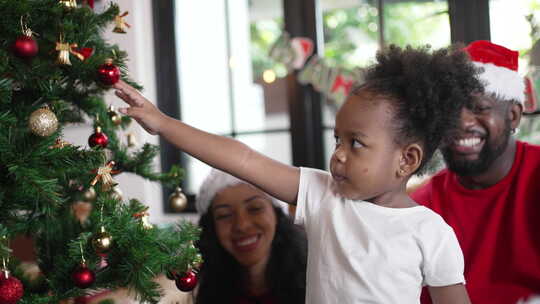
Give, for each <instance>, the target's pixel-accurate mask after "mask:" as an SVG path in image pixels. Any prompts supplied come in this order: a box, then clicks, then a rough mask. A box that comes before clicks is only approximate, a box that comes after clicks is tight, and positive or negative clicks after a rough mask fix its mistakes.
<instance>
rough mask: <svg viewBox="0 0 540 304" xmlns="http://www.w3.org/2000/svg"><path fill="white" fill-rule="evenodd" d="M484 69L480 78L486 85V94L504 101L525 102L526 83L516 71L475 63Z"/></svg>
mask: <svg viewBox="0 0 540 304" xmlns="http://www.w3.org/2000/svg"><path fill="white" fill-rule="evenodd" d="M473 63H474V65H475V66H477V67H481V68H483V70H484V71H483V72H481V73H480V75H479V78H480V80H481V81H482V82H484V85H485V92H486V93H493V94H495V95H496V96H497V97H499V98H502V99H504V100H510V99H512V100H516V101H518V102H519V103H521V104H523V103H524V102H525V81H524V79H523V78H522V77H521V76H519V74H518V73H517V72H516V71H513V70H510V69H507V68H505V67H500V66H496V65H494V64H492V63H482V62H477V61H474V62H473Z"/></svg>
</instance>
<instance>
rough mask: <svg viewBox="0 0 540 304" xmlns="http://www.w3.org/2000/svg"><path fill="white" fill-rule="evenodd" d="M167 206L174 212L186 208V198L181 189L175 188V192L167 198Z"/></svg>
mask: <svg viewBox="0 0 540 304" xmlns="http://www.w3.org/2000/svg"><path fill="white" fill-rule="evenodd" d="M169 206H171V209H172V210H173V211H175V212H181V211H183V210H184V209H186V207H187V198H186V196H185V195H184V193H182V188H180V187H176V190H175V191H174V192H173V193H171V195H170V196H169Z"/></svg>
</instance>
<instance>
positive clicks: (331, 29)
mask: <svg viewBox="0 0 540 304" xmlns="http://www.w3.org/2000/svg"><path fill="white" fill-rule="evenodd" d="M322 10H323V13H322V15H323V28H324V51H323V52H322V53H323V57H324V60H325V61H326V63H327V64H328V65H330V66H334V67H337V68H341V69H345V70H353V69H354V68H357V67H360V68H364V67H366V66H368V65H369V64H371V63H373V62H374V60H375V54H376V52H377V50H378V49H380V47H381V46H382V45H387V44H396V45H399V46H402V47H404V46H406V45H412V46H421V45H426V44H429V45H431V47H433V48H435V49H436V48H441V47H445V46H448V45H450V18H449V14H448V3H447V1H440V0H434V1H399V0H393V1H368V0H364V1H349V0H332V1H330V0H327V1H322ZM340 104H341V101H338V100H330V99H328V100H326V102H325V103H324V110H323V121H324V123H323V125H324V139H325V158H326V159H327V160H329V158H330V156H331V154H332V152H333V149H334V140H333V128H334V116H335V112H336V110H337V109H338V108H339V105H340ZM327 163H328V161H327Z"/></svg>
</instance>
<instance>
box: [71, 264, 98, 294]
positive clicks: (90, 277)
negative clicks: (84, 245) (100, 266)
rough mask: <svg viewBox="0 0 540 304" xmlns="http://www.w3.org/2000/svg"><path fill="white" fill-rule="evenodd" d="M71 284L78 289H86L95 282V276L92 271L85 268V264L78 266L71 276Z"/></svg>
mask: <svg viewBox="0 0 540 304" xmlns="http://www.w3.org/2000/svg"><path fill="white" fill-rule="evenodd" d="M71 279H72V280H73V284H74V285H75V286H77V287H79V288H88V287H90V286H91V285H92V284H94V281H95V280H96V275H95V274H94V272H93V271H92V270H90V269H89V268H88V267H86V264H84V263H83V264H81V265H79V266H78V267H77V268H76V269H75V271H73V273H72V274H71Z"/></svg>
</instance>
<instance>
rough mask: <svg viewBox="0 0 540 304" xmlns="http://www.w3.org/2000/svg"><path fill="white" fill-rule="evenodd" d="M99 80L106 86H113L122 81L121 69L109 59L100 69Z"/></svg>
mask: <svg viewBox="0 0 540 304" xmlns="http://www.w3.org/2000/svg"><path fill="white" fill-rule="evenodd" d="M98 78H99V81H101V83H103V84H105V85H113V84H115V83H117V82H118V80H120V69H119V68H118V67H117V66H115V65H114V64H112V60H110V59H109V60H107V61H105V63H104V64H102V65H100V66H99V67H98Z"/></svg>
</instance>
